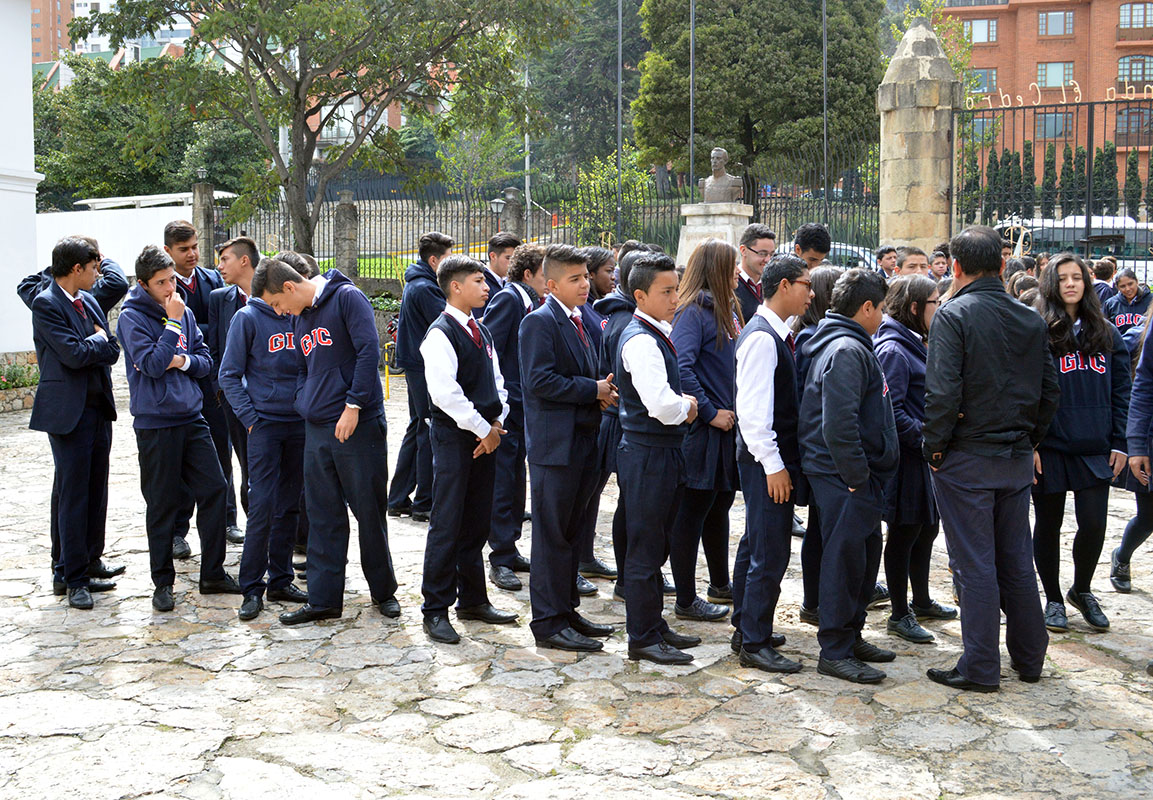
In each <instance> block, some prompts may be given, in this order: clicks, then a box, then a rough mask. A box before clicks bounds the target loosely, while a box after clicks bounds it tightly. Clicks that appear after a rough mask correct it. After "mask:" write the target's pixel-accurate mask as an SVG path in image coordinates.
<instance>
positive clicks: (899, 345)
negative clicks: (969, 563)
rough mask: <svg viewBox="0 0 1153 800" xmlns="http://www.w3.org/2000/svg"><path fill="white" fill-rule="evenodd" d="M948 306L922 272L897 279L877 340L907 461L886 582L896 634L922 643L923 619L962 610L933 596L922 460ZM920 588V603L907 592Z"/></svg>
mask: <svg viewBox="0 0 1153 800" xmlns="http://www.w3.org/2000/svg"><path fill="white" fill-rule="evenodd" d="M939 302H940V299H939V295H938V293H937V283H936V281H933V280H930V279H929V278H925V277H922V276H920V275H914V276H911V277H907V278H897V279H895V280H893V281H892V282H890V284H889V293H888V295H887V296H886V297H885V314H886V316H885V319H884V321H883V322H882V323H881V327H880V329H879V330H878V331H877V333H876V335H875V336H874V337H873V342H874V347H875V352H876V354H877V360H878V361H880V362H881V369H882V370H884V372H885V381H886V382H887V383H888V386H889V397H890V398H892V401H893V417H894V418H895V419H896V421H897V439H898V441H899V442H900V445H901V463H900V466H899V467H898V469H897V477H896V479H895V480H894V482H893V484H892V485H890V487H889V491H888V493H887V494H888V498H887V499H888V508H887V509H886V512H885V522H887V523H888V525H889V538H888V541H886V542H885V580H886V581H888V584H889V592H890V595H891V600H892V611H891V613H890V614H889V621H888V623H887V626H886V627H887V629H888V631H889V633H891V634H894V635H896V636H899V637H901V638H902V639H904V640H906V641H909V642H914V643H916V644H925V643H928V642H931V641H933V634H931V633H929V632H928V631H927V630H925V629H924V628H923V627H921V625H920V623H919V622H918V620H922V619H956V617H957V610H956V609H955V608H949V607H947V606H942V605H941V604H939V603H937V602H936V601H935V600H933V599H932V598H931V597H930V596H929V559H930V557H931V556H932V555H933V540H934V539H936V538H937V532H938V531H939V529H940V517H939V516H938V514H937V504H936V502H934V500H933V489H932V486H931V485H930V481H929V465H928V464H927V463H926V462H925V459H924V457H923V456H922V455H921V445H922V439H921V425H922V423H923V422H924V421H925V361H926V358H927V356H928V350H927V349H926V342H927V341H928V338H929V326H930V325H932V323H933V315H934V314H936V313H937V304H938V303H939ZM910 583H912V585H913V606H912V610H910V608H909V601H908V594H907V589H908V586H909V584H910Z"/></svg>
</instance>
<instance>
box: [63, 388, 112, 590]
mask: <svg viewBox="0 0 1153 800" xmlns="http://www.w3.org/2000/svg"><path fill="white" fill-rule="evenodd" d="M48 442H49V444H50V445H51V447H52V460H53V461H54V462H55V465H56V477H55V478H54V479H53V483H52V487H53V500H54V502H53V503H52V506H51V511H52V521H51V526H52V530H53V531H54V532H56V535H57V538H56V542H54V544H56V545H57V548H58V552H56V553H54V555H53V577H54V578H55V579H56V580H62V581H64V582H65V583H66V584H67V585H68V587H69V588H73V587H77V586H87V585H88V565H89V564H90V563H91V562H92V561H94V560H97V559H99V558H100V554H101V553H103V552H104V523H105V520H106V519H107V516H108V453H109V451H110V450H111V449H112V423H111V422H110V421H108V420H107V419H105V417H104V413H103V412H102V411H101V410H100V409H97V408H85V409H84V411H83V413H81V415H80V421H79V422H78V423H77V424H76V427H75V428H73V429H72V431H71V432H69V433H64V434H49V435H48Z"/></svg>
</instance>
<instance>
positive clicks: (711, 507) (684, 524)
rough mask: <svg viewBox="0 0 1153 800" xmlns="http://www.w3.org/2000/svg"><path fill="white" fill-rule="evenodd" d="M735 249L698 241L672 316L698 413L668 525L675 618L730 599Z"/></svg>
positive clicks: (712, 612) (698, 615) (703, 613)
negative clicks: (703, 592)
mask: <svg viewBox="0 0 1153 800" xmlns="http://www.w3.org/2000/svg"><path fill="white" fill-rule="evenodd" d="M736 268H737V251H736V250H735V249H734V248H733V246H732V245H730V244H728V243H727V242H723V241H721V240H719V239H708V240H706V241H704V242H702V243H701V244H700V245H699V246H698V247H697V249H696V250H694V251H693V254H692V255H691V256H689V263H688V265H687V266H686V267H685V274H684V277H683V278H682V279H681V284H680V295H681V300H680V304H679V307H678V308H677V313H676V317H674V319H673V333H672V341H673V345H674V346H675V347H676V350H677V365H678V366H679V367H680V371H681V387H682V390H683V391H684V392H686V393H688V394H691V395H692V396H693V397H695V398H697V409H698V411H697V418H696V420H694V421H693V423H692V424H691V425H690V426H689V430H688V433H687V434H686V435H685V441H684V445H683V450H684V454H685V489H684V494H683V495H682V499H681V504H680V508H679V509H678V510H677V516H676V521H675V522H674V523H673V531H672V540H671V544H670V550H669V563H670V565H671V567H672V573H673V583H675V584H676V587H677V600H676V605H675V606H674V607H673V611H674V613H675V614H676V615H677V617H679V618H680V619H694V620H708V621H714V620H721V619H724V617H725V616H726V615H727V614H728V613H729V609H728V607H727V606H724V605H720V603H731V602H732V587H731V586H730V585H729V508H731V507H732V505H733V498H734V497H735V496H736V493H737V488H738V478H737V431H736V420H737V418H736V414H735V413H734V411H733V409H734V407H735V404H734V401H735V395H736V374H737V361H736V345H735V341H736V338H737V334H738V332H739V331H740V328H741V326H742V325H743V320H742V319H741V311H740V307H739V306H738V305H737V303H736V297H735V295H734V294H733V292H734V290H735V289H736V288H737V273H736ZM702 541H703V543H704V550H705V561H706V562H707V563H708V568H709V588H708V600H707V601H706V600H703V599H701V597H700V596H698V595H697V587H696V571H697V548H698V546H699V545H700V544H701V543H702Z"/></svg>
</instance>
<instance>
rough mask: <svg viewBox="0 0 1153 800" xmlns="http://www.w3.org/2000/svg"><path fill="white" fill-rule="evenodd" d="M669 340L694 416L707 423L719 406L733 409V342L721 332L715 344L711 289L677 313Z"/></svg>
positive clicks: (734, 380) (735, 357)
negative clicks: (694, 401)
mask: <svg viewBox="0 0 1153 800" xmlns="http://www.w3.org/2000/svg"><path fill="white" fill-rule="evenodd" d="M672 340H673V344H674V345H676V348H677V365H678V366H679V367H680V370H681V384H682V387H683V388H684V390H685V391H686V392H687V393H689V394H691V395H692V396H693V397H695V398H697V419H699V420H700V421H701V422H703V423H705V424H706V425H707V424H708V423H710V422H712V421H713V418H714V417H716V415H717V412H718V411H720V410H721V409H730V410H731V409H733V408H735V405H734V403H735V398H736V394H737V347H736V342H735V341H734V340H733V339H730V338H729V337H728V336H727V335H726V334H724V333H722V334H721V344H720V346H719V347H718V346H717V320H716V317H715V316H714V314H713V295H712V293H711V292H701V293H700V294H699V295H697V300H696V302H695V303H690V304H689V305H687V306H685V307H684V308H682V309H681V310H680V311H678V312H677V315H676V317H674V318H673V335H672Z"/></svg>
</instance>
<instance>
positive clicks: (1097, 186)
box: [1089, 147, 1109, 215]
mask: <svg viewBox="0 0 1153 800" xmlns="http://www.w3.org/2000/svg"><path fill="white" fill-rule="evenodd" d="M1106 169H1107V168H1106V166H1105V151H1104V150H1102V149H1101V148H1100V147H1098V148H1096V149H1095V150H1094V152H1093V176H1092V180H1093V200H1092V204H1091V206H1090V208H1091V211H1090V212H1089V213H1090V214H1093V215H1100V214H1103V213H1105V210H1106V208H1108V206H1107V202H1108V200H1107V197H1108V194H1109V176H1108V174H1107V173H1106Z"/></svg>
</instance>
